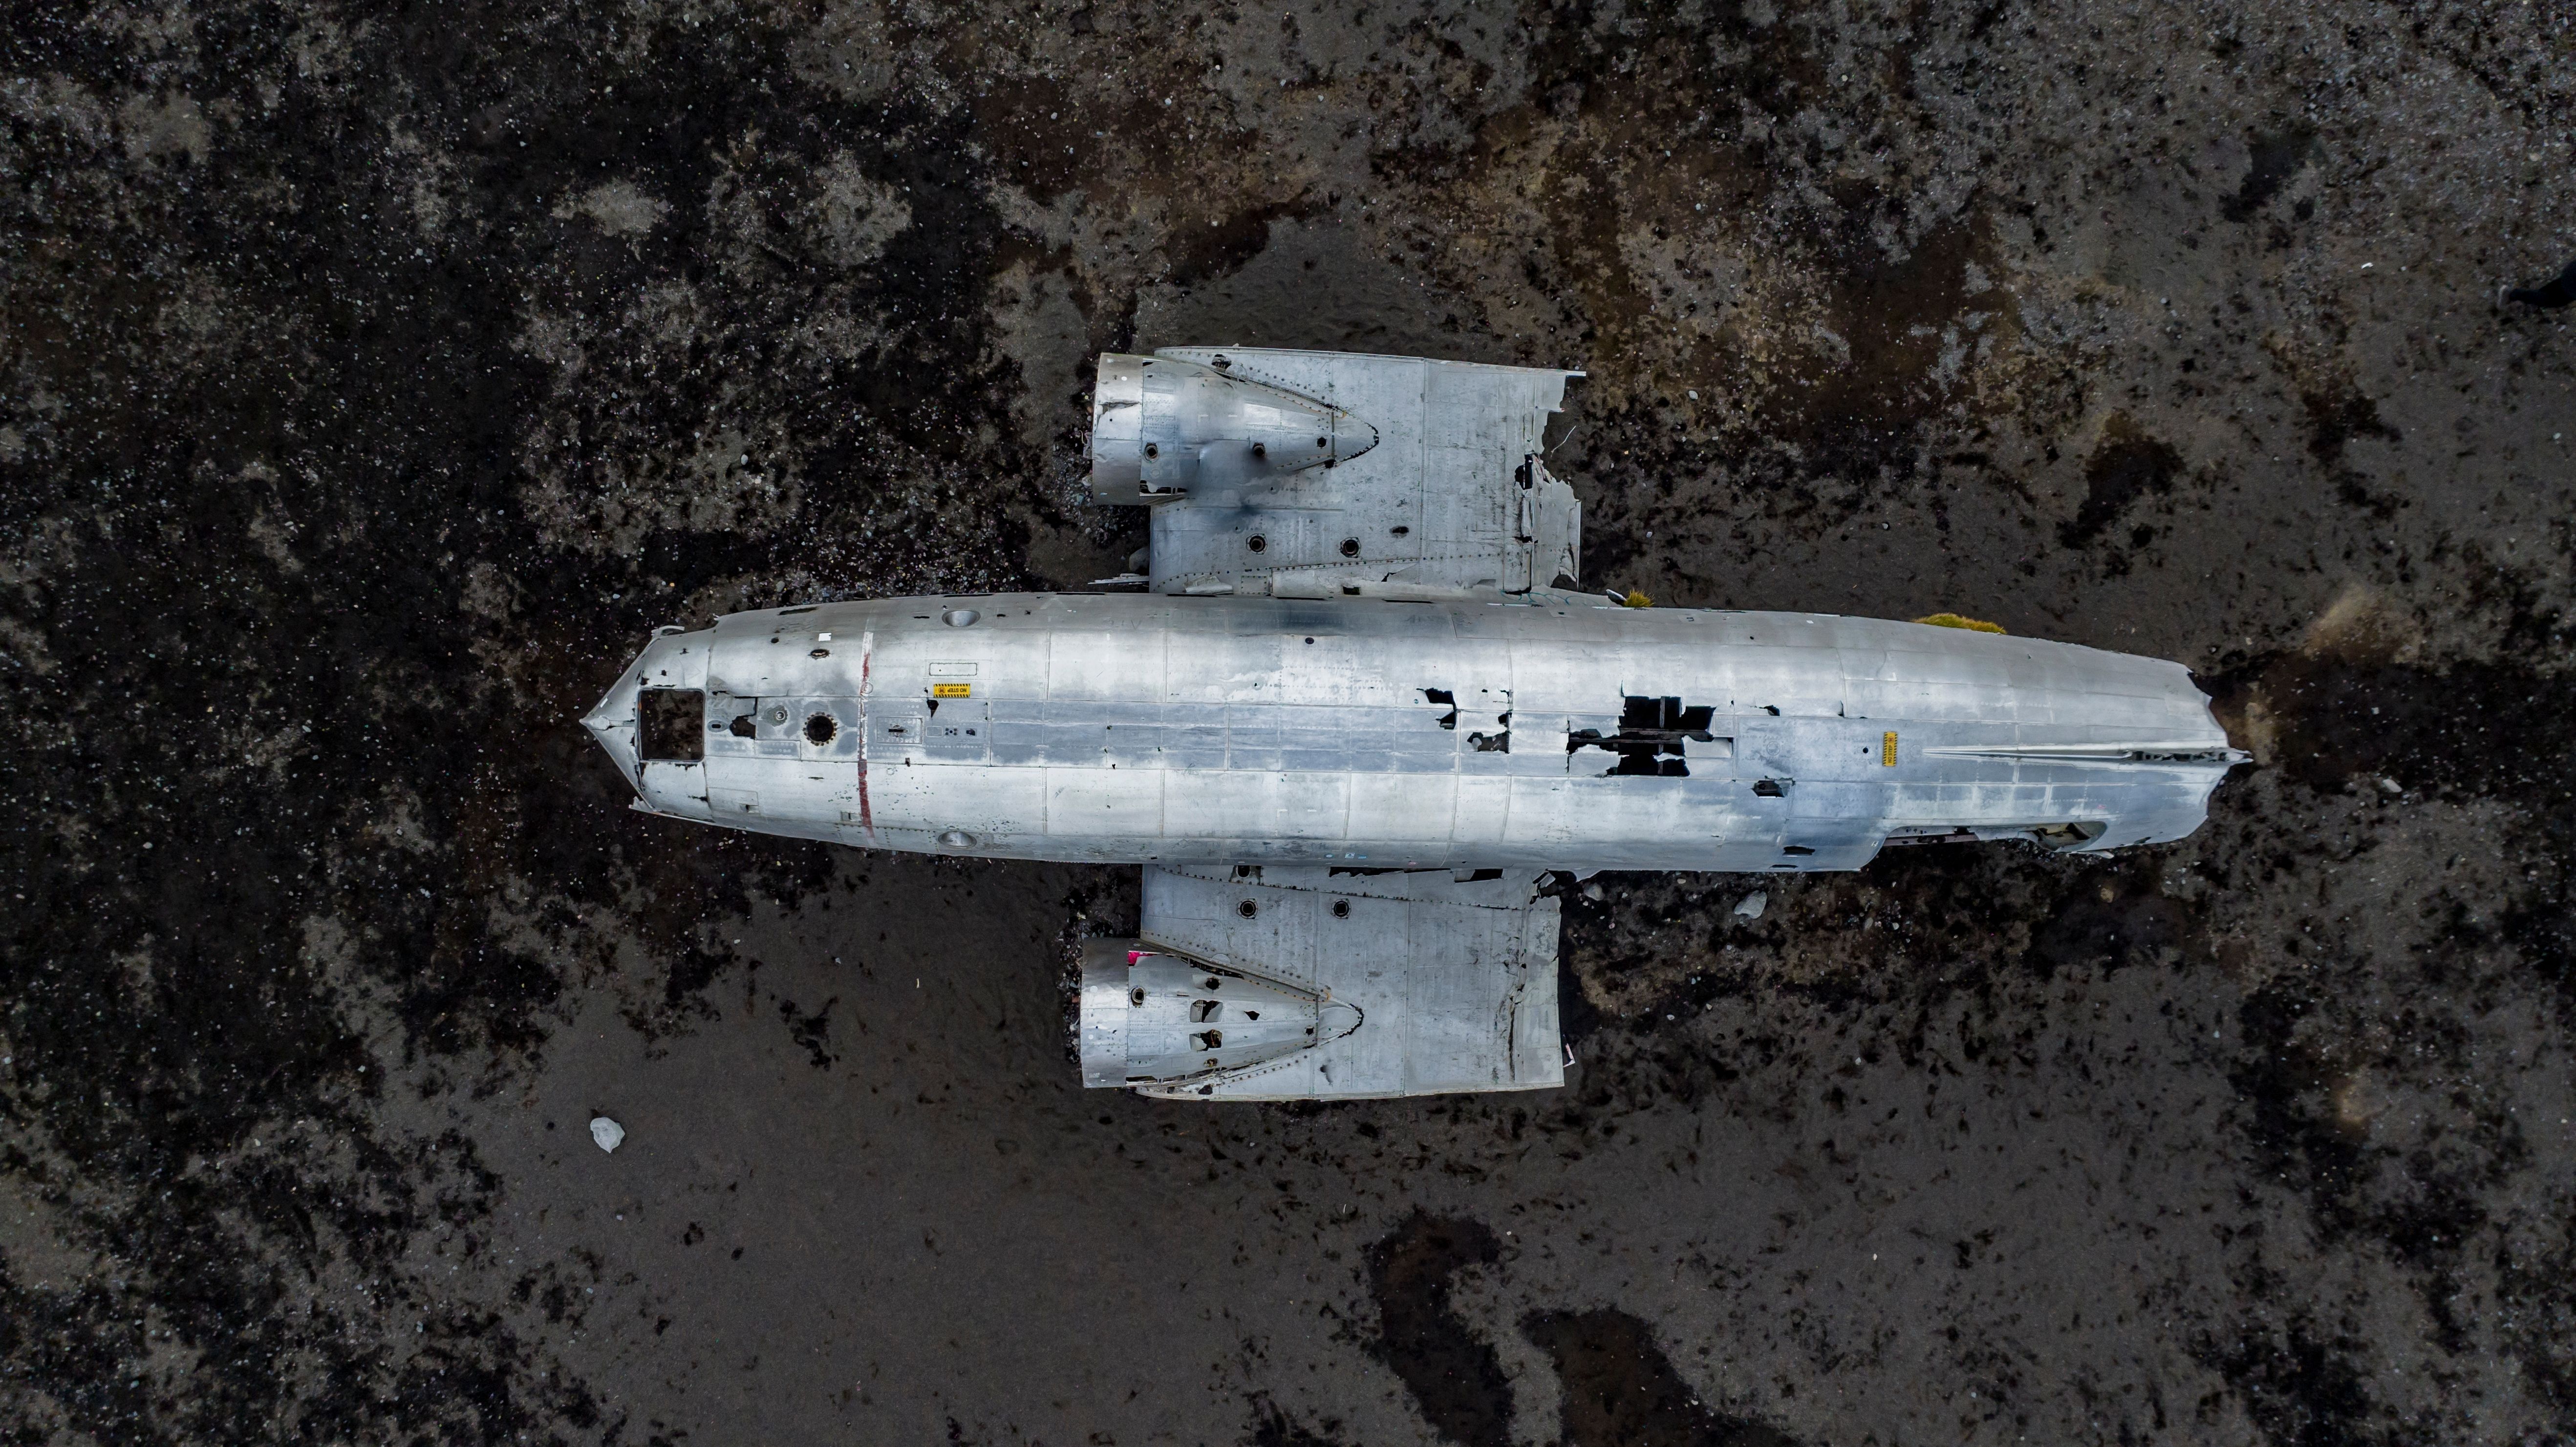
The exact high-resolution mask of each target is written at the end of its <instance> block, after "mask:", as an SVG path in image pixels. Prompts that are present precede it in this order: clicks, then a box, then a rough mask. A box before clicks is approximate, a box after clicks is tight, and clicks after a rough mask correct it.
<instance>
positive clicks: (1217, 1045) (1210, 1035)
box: [1190, 1030, 1225, 1065]
mask: <svg viewBox="0 0 2576 1447" xmlns="http://www.w3.org/2000/svg"><path fill="white" fill-rule="evenodd" d="M1190 1048H1191V1049H1192V1050H1223V1049H1224V1048H1225V1032H1224V1031H1222V1030H1202V1031H1200V1032H1198V1033H1197V1034H1195V1035H1192V1036H1191V1037H1190ZM1208 1064H1210V1065H1214V1064H1216V1062H1215V1061H1213V1060H1211V1061H1209V1062H1208Z"/></svg>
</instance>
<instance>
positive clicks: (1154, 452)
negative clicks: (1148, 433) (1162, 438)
mask: <svg viewBox="0 0 2576 1447" xmlns="http://www.w3.org/2000/svg"><path fill="white" fill-rule="evenodd" d="M1145 455H1146V456H1147V457H1160V456H1162V455H1163V449H1161V448H1160V447H1157V446H1155V445H1154V444H1153V443H1151V442H1148V443H1146V444H1145Z"/></svg>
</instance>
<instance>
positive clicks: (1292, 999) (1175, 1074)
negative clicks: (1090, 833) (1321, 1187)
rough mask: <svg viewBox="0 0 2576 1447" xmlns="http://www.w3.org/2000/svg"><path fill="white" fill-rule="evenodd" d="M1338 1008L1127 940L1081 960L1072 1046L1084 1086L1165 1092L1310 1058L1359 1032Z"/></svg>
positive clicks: (1356, 1018) (1103, 943)
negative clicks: (1306, 1053) (1300, 1056)
mask: <svg viewBox="0 0 2576 1447" xmlns="http://www.w3.org/2000/svg"><path fill="white" fill-rule="evenodd" d="M1360 1023H1361V1017H1360V1012H1359V1011H1358V1010H1357V1009H1356V1008H1354V1007H1352V1006H1350V1005H1347V1004H1344V1003H1342V1002H1341V1001H1338V1000H1332V999H1328V998H1325V997H1324V996H1321V995H1318V994H1316V993H1315V992H1313V991H1311V990H1303V989H1299V988H1298V987H1296V986H1294V985H1289V984H1283V983H1281V982H1279V981H1276V980H1266V979H1262V978H1259V977H1257V976H1253V975H1247V974H1244V973H1243V972H1241V971H1239V970H1230V969H1226V968H1224V967H1222V966H1218V965H1210V964H1205V963H1202V962H1200V961H1198V960H1194V959H1190V958H1189V957H1187V956H1185V955H1176V954H1170V953H1167V952H1165V951H1162V950H1158V949H1155V948H1154V947H1152V946H1151V945H1145V944H1140V943H1137V942H1136V941H1133V940H1095V941H1093V942H1092V943H1091V944H1090V946H1089V947H1088V948H1086V949H1085V951H1084V953H1083V960H1082V1000H1081V1004H1080V1009H1079V1018H1078V1019H1077V1021H1076V1023H1075V1026H1074V1032H1075V1033H1074V1043H1075V1049H1076V1051H1077V1053H1079V1054H1080V1056H1081V1058H1082V1083H1083V1084H1084V1085H1086V1086H1094V1087H1097V1086H1129V1085H1143V1084H1170V1083H1174V1082H1179V1081H1189V1080H1197V1079H1201V1078H1212V1077H1215V1076H1220V1075H1225V1074H1228V1073H1230V1072H1232V1071H1236V1070H1242V1069H1245V1068H1246V1067H1249V1066H1255V1065H1261V1064H1265V1063H1267V1062H1269V1061H1273V1060H1278V1059H1280V1058H1282V1057H1284V1056H1289V1055H1294V1054H1296V1053H1297V1052H1298V1051H1300V1050H1311V1049H1313V1048H1314V1047H1315V1046H1317V1045H1321V1044H1323V1043H1324V1042H1326V1041H1328V1040H1336V1039H1339V1038H1340V1037H1342V1036H1344V1035H1348V1034H1349V1033H1351V1032H1352V1031H1353V1030H1356V1029H1358V1028H1359V1027H1360Z"/></svg>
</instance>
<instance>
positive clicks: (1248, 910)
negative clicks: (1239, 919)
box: [1234, 899, 1261, 919]
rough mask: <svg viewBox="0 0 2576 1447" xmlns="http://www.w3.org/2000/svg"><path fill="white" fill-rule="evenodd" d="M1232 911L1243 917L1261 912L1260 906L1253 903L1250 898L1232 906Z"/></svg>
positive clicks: (1246, 917) (1250, 916)
mask: <svg viewBox="0 0 2576 1447" xmlns="http://www.w3.org/2000/svg"><path fill="white" fill-rule="evenodd" d="M1234 912H1235V913H1236V914H1239V915H1241V916H1243V917H1244V918H1245V919H1250V918H1252V917H1253V916H1254V915H1256V914H1259V913H1261V906H1259V905H1257V904H1254V903H1253V902H1252V901H1251V900H1248V899H1247V900H1245V901H1244V902H1243V903H1241V904H1238V905H1236V906H1235V907H1234Z"/></svg>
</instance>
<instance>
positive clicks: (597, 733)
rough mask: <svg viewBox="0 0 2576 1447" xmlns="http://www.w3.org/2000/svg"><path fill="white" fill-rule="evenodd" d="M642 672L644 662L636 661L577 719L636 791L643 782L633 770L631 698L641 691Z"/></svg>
mask: <svg viewBox="0 0 2576 1447" xmlns="http://www.w3.org/2000/svg"><path fill="white" fill-rule="evenodd" d="M643 673H644V660H643V659H641V658H638V659H636V660H635V662H634V663H633V664H632V665H630V666H629V667H628V668H627V670H626V675H625V676H624V677H623V678H620V679H618V680H617V682H616V684H615V685H614V686H613V687H611V688H610V689H609V690H608V693H607V695H606V696H605V697H603V698H601V699H600V701H599V703H598V705H597V706H596V707H594V708H592V709H591V711H590V712H588V713H586V714H583V715H582V716H581V726H582V727H583V728H586V729H588V730H590V736H591V737H592V738H594V739H597V740H599V746H600V747H601V748H603V749H606V750H607V751H608V757H609V758H610V759H611V760H612V761H614V762H615V763H616V765H617V772H619V773H621V774H624V775H625V776H626V782H627V783H628V784H629V785H631V786H633V787H634V788H636V789H638V790H640V789H642V788H643V787H644V780H643V775H642V774H641V772H640V771H639V770H638V769H637V767H636V762H637V758H638V753H637V750H636V744H635V696H636V695H637V694H638V693H641V692H642V691H643V687H642V679H643Z"/></svg>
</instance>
